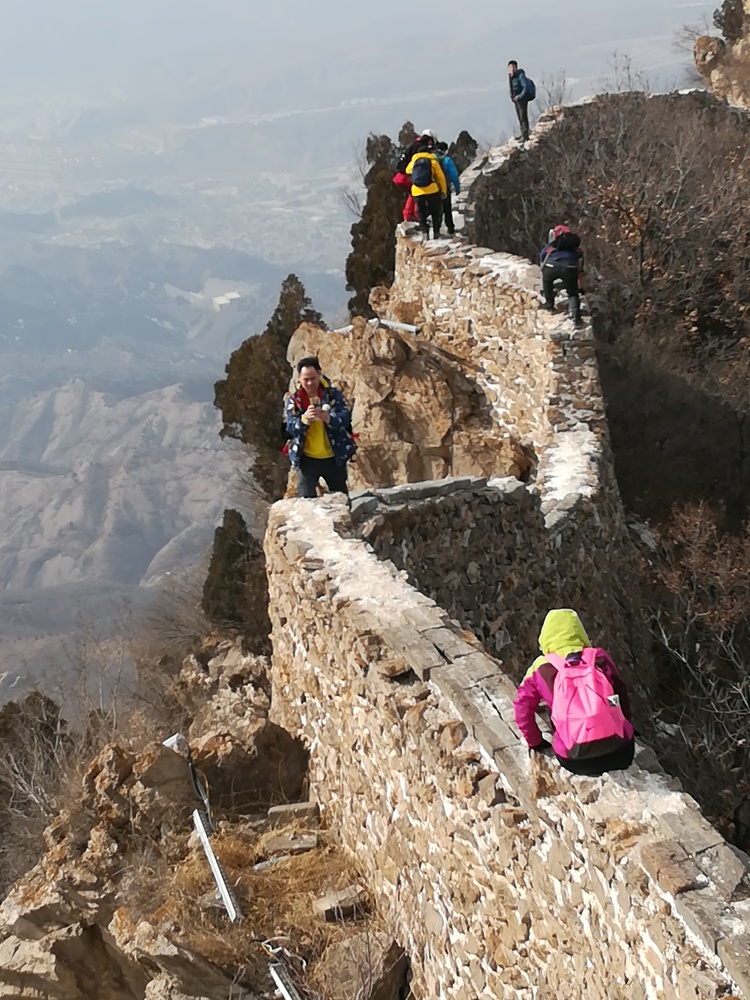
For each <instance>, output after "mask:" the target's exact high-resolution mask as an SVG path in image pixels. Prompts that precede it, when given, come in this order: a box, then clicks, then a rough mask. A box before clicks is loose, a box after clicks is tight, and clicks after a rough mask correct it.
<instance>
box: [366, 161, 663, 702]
mask: <svg viewBox="0 0 750 1000" xmlns="http://www.w3.org/2000/svg"><path fill="white" fill-rule="evenodd" d="M503 155H508V154H507V151H506V152H505V153H504V154H503ZM493 162H494V161H493ZM472 169H473V168H469V171H467V172H466V174H465V175H464V180H465V181H466V180H467V174H470V173H471V170H472ZM468 180H469V181H471V177H468ZM465 197H466V198H467V199H470V198H471V194H470V193H468V194H466V196H465ZM464 210H466V203H464ZM540 284H541V276H540V272H539V268H538V267H536V266H534V265H532V264H529V263H528V262H527V261H523V260H521V259H519V258H517V257H512V256H510V255H509V254H502V253H493V252H492V251H490V250H486V249H482V248H479V247H475V246H472V245H470V244H467V243H466V242H465V241H464V240H462V239H460V238H455V239H450V240H431V241H427V242H422V241H421V240H419V239H418V238H417V237H416V234H415V233H414V231H413V230H412V229H411V228H410V227H409V226H401V227H399V233H398V245H397V253H396V280H395V282H394V285H393V286H392V288H391V289H389V290H385V289H377V290H375V292H373V296H372V300H373V305H374V307H375V308H376V310H377V312H378V313H379V315H381V316H382V317H383V318H384V319H386V321H394V320H395V321H396V322H399V321H407V320H408V321H409V322H413V323H415V324H417V325H418V327H419V334H418V336H419V338H420V340H421V341H423V342H425V343H428V344H430V345H432V346H435V347H439V348H440V349H441V350H443V351H445V352H450V353H452V354H453V355H454V356H455V357H456V358H457V359H458V360H459V361H460V363H461V364H462V365H463V366H465V367H467V368H468V367H469V366H473V370H474V380H475V382H476V384H477V386H480V387H481V389H482V391H483V392H484V393H485V395H486V397H487V400H488V404H489V408H490V411H491V414H492V418H493V420H494V422H495V424H496V426H497V428H498V431H497V433H498V436H500V435H501V434H502V433H505V434H506V435H507V436H508V437H510V438H512V439H513V440H515V441H517V442H519V444H521V445H522V446H524V447H526V448H529V449H533V451H534V453H535V455H536V457H537V463H536V468H535V470H534V476H533V484H534V486H535V487H536V488H537V490H538V491H539V494H540V496H541V501H542V502H541V506H539V505H538V504H537V507H536V510H535V513H534V514H533V515H531V516H533V517H535V518H537V519H538V520H537V521H536V523H535V525H534V528H533V529H532V530H531V531H530V532H528V533H527V532H525V531H524V530H523V528H520V529H519V532H518V540H517V543H516V545H515V548H513V547H508V546H507V545H506V539H503V542H502V546H503V547H504V548H503V549H502V550H503V551H506V550H507V551H511V549H512V550H513V557H512V560H513V572H512V574H511V576H509V577H508V578H507V579H506V580H505V582H504V583H503V584H502V585H503V586H508V585H509V582H510V580H511V579H512V580H513V586H514V587H518V588H521V589H525V590H528V591H531V590H533V589H534V587H536V586H537V585H538V581H539V579H540V577H541V576H544V579H545V581H546V586H545V588H544V589H543V590H542V591H540V593H542V594H543V595H544V598H545V599H549V602H550V603H552V604H555V603H561V604H563V605H564V606H569V605H571V604H573V605H574V606H577V607H579V609H580V610H581V612H582V613H583V615H584V617H585V618H586V619H587V621H588V622H589V623H590V627H591V630H592V632H594V631H595V630H598V629H601V630H602V633H603V634H604V635H605V636H606V637H607V641H608V642H609V644H610V646H611V648H612V650H613V652H615V653H616V654H617V655H618V657H619V659H620V662H621V663H622V664H623V666H624V669H625V672H626V673H630V674H631V676H633V674H634V673H635V672H636V670H635V669H634V670H633V671H632V672H631V670H630V668H631V666H632V667H634V668H635V667H637V673H638V674H639V675H640V676H641V678H642V679H643V681H644V682H645V683H647V682H648V678H649V674H650V670H649V663H648V639H647V636H646V634H645V630H644V628H643V625H642V623H640V621H639V620H638V616H637V614H634V613H633V611H632V610H631V609H632V608H633V607H634V606H635V607H637V606H639V599H638V595H639V581H638V578H637V571H636V568H635V567H636V559H635V552H634V548H633V546H632V542H631V540H630V538H629V535H628V532H627V528H626V525H625V516H624V511H623V507H622V502H621V499H620V493H619V490H618V487H617V481H616V478H615V473H614V463H613V459H612V452H611V448H610V444H609V433H608V428H607V423H606V417H605V413H604V400H603V397H602V392H601V386H600V383H599V373H598V366H597V360H596V352H595V346H594V337H593V331H592V329H591V325H590V324H589V323H585V324H584V327H583V328H582V329H580V330H577V329H575V328H574V326H573V324H572V323H571V322H569V321H568V320H567V319H566V318H565V317H564V316H563V315H561V314H553V315H550V314H549V313H547V312H545V311H543V310H541V309H540V305H541V296H540V294H539V291H538V289H539V287H540ZM499 474H500V475H503V474H504V473H503V472H502V471H501V472H500V473H499ZM398 495H399V496H402V495H403V494H398ZM519 495H520V494H519ZM484 501H486V498H484ZM484 501H483V502H484ZM461 502H462V501H461V500H458V501H457V504H458V506H460V504H461ZM490 502H493V501H490ZM529 502H530V501H526V503H527V504H528V503H529ZM436 505H439V506H441V507H442V512H443V515H447V516H445V517H444V518H443V524H444V526H445V527H446V529H447V531H448V536H449V537H451V540H450V542H446V543H445V544H444V545H442V549H441V551H442V552H443V553H448V552H450V551H454V552H456V553H457V564H456V566H455V567H454V568H453V573H450V572H449V571H447V570H446V572H447V574H448V575H447V577H446V578H447V579H452V578H453V575H455V576H457V577H462V575H464V578H465V574H470V575H471V574H473V573H476V570H475V568H470V567H469V563H471V562H474V563H475V564H477V565H482V566H483V565H484V563H483V562H482V559H481V557H480V561H479V563H477V560H476V559H475V558H474V557H473V556H472V555H471V554H467V553H468V551H469V550H467V548H466V547H465V546H463V545H462V544H461V536H460V534H459V535H457V536H456V535H455V534H454V535H452V534H451V533H452V529H453V525H454V524H458V523H461V522H462V521H465V520H468V521H472V518H473V515H474V514H475V513H476V511H474V510H467V511H464V512H460V511H458V510H456V511H455V515H454V514H448V513H447V512H448V510H449V508H450V506H451V505H450V503H449V502H448V501H446V500H445V498H442V499H440V500H432V501H430V504H429V506H431V507H435V506H436ZM480 506H481V504H480ZM540 512H541V516H540ZM438 519H439V518H438ZM451 519H453V520H451ZM479 520H480V522H481V523H480V524H479V525H478V526H475V525H474V524H471V525H470V526H469V530H470V532H471V533H472V534H471V545H472V546H474V547H475V548H477V549H481V550H483V555H484V562H490V563H491V562H492V559H493V558H494V555H495V552H494V545H495V539H496V537H497V531H498V529H497V526H495V525H493V524H492V523H490V521H488V520H487V518H486V517H485V516H484V515H482V516H480V518H479ZM420 522H421V523H422V526H420ZM407 524H408V537H407V536H406V534H405V532H406V526H407ZM424 525H429V526H430V527H424ZM433 528H434V518H432V517H431V516H429V517H427V518H426V519H425V514H424V512H419V513H417V512H415V511H411V512H407V513H406V514H404V513H402V512H395V511H394V512H392V513H390V514H389V515H387V516H384V520H383V522H382V526H380V527H377V526H376V527H375V529H374V533H373V532H370V533H368V538H369V539H370V540H371V541H372V542H373V544H376V548H377V549H378V551H379V552H382V553H383V555H385V556H387V557H388V558H390V559H392V560H393V561H394V563H395V564H396V565H398V566H403V567H404V568H406V567H407V566H408V567H409V572H410V573H411V578H412V580H413V581H414V582H415V583H416V584H417V585H418V586H419V587H420V588H422V589H423V590H424V592H425V593H429V594H430V595H431V596H434V597H435V599H436V600H437V601H438V603H440V604H441V605H442V606H443V607H446V608H449V607H454V608H455V607H456V606H455V603H452V600H453V601H455V598H453V599H452V598H451V595H450V593H449V592H450V587H449V586H447V585H440V584H438V583H437V582H436V580H435V578H434V577H433V576H432V568H433V567H435V566H437V565H438V564H439V562H440V556H439V554H438V553H436V552H435V551H434V550H433V551H429V550H430V545H431V542H430V539H431V532H432V530H433ZM545 529H546V530H545ZM501 533H502V532H501ZM384 535H390V536H391V537H390V539H385V538H384V537H383V536H384ZM435 537H442V535H441V534H440V531H438V534H437V535H436V536H435ZM457 540H458V542H459V546H458V548H457V549H456V548H455V542H456V541H457ZM535 545H538V546H539V549H538V550H535V548H534V546H535ZM415 547H416V549H418V550H419V551H420V552H421V553H422V554H423V555H421V556H419V557H416V556H415V554H414V552H415ZM407 550H408V551H407ZM563 553H564V555H563ZM458 556H460V558H458ZM415 558H417V559H418V561H419V560H421V571H417V570H416V569H415V566H414V559H415ZM562 563H564V565H558V564H562ZM551 567H552V569H551V570H550V568H551ZM480 575H481V576H482V577H486V579H487V580H488V581H489V580H491V581H493V582H492V583H489V582H487V583H483V582H480V581H477V583H476V584H475V585H474V589H475V590H476V592H477V593H479V591H480V590H482V593H483V596H482V600H483V601H485V602H486V603H487V607H486V608H481V609H480V608H479V607H474V608H473V609H472V610H470V608H471V601H472V598H473V596H474V595H473V594H472V593H471V592H469V593H467V598H468V599H467V600H466V602H465V603H464V605H463V609H464V613H457V614H456V615H455V617H456V618H458V619H459V620H461V621H462V623H463V624H464V625H466V626H467V627H472V628H476V629H477V630H478V631H477V634H479V635H481V636H482V638H483V639H484V640H485V641H486V642H488V648H490V649H491V650H492V651H493V652H495V653H498V652H499V649H500V646H501V645H502V643H503V641H504V638H503V635H502V629H501V628H500V626H499V625H498V624H497V622H498V614H497V613H496V612H493V611H492V610H490V607H491V604H492V597H493V591H492V588H493V586H494V587H495V589H497V586H498V585H499V581H497V579H496V576H497V574H496V573H493V572H491V571H490V572H488V570H487V568H486V567H485V568H483V570H482V574H480ZM550 581H554V582H550ZM593 581H596V584H594V583H593ZM483 588H484V589H483ZM548 606H549V605H548ZM527 638H528V636H527V635H526V633H524V639H527Z"/></svg>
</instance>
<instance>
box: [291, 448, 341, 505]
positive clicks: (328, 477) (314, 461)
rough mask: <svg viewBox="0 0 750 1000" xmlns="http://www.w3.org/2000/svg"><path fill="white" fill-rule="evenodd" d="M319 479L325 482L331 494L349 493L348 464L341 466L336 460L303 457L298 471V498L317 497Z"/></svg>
mask: <svg viewBox="0 0 750 1000" xmlns="http://www.w3.org/2000/svg"><path fill="white" fill-rule="evenodd" d="M319 479H322V480H324V482H325V484H326V486H327V487H328V489H329V491H330V492H331V493H348V490H347V486H346V464H344V465H339V464H338V462H337V461H336V459H335V458H310V457H309V456H308V455H302V456H301V457H300V463H299V468H298V469H297V496H298V497H316V496H317V495H318V480H319Z"/></svg>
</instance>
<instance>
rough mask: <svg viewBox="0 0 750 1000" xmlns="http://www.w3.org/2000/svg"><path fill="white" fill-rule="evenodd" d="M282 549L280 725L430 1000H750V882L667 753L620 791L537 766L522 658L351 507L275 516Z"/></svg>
mask: <svg viewBox="0 0 750 1000" xmlns="http://www.w3.org/2000/svg"><path fill="white" fill-rule="evenodd" d="M509 537H510V536H509ZM266 553H267V558H268V568H269V583H270V593H271V609H272V620H273V644H274V668H273V705H272V713H273V716H274V718H275V719H276V721H278V722H280V723H282V724H283V725H284V726H285V727H287V728H288V729H289V730H290V731H292V732H293V733H299V734H300V735H301V736H303V738H304V739H305V740H306V742H307V743H308V744H309V746H310V748H311V781H312V787H313V789H314V792H315V794H316V795H317V797H318V799H319V800H320V804H321V808H322V811H323V815H324V817H325V819H326V821H327V823H329V824H330V825H331V827H332V828H334V829H335V830H336V831H337V833H338V834H339V835H340V836H341V838H342V840H343V842H344V843H345V844H346V845H347V847H348V848H349V850H350V851H351V852H352V853H353V854H354V855H355V856H356V859H357V862H358V864H359V865H360V866H361V868H362V869H363V870H364V871H365V873H366V875H367V877H368V880H369V883H370V886H371V888H372V890H373V891H374V892H375V893H377V895H378V898H379V900H380V902H381V904H383V905H385V906H386V907H387V908H388V909H389V910H390V912H391V915H392V918H393V921H394V925H395V928H396V930H397V933H398V936H399V938H400V939H401V941H402V943H403V944H404V945H405V946H406V947H407V949H408V951H409V954H410V956H411V958H412V962H413V968H414V974H415V980H414V984H413V988H414V991H415V995H416V996H417V997H419V998H421V1000H433V998H436V997H445V998H450V1000H474V998H477V997H486V998H490V997H503V998H508V1000H511V998H513V1000H516V998H521V1000H532V998H537V997H553V996H559V997H565V998H566V1000H567V998H570V1000H576V998H581V1000H583V998H584V997H585V998H586V1000H604V998H607V1000H641V998H650V1000H686V998H696V1000H698V998H700V1000H708V998H718V997H727V996H735V997H739V996H742V995H743V994H742V992H740V991H741V990H744V991H745V992H747V991H748V990H749V989H750V959H748V955H749V954H750V923H749V922H748V907H749V905H750V904H749V903H748V896H750V873H749V872H748V869H747V867H746V865H745V863H744V861H743V859H742V857H741V856H739V855H738V854H736V853H734V852H733V851H732V850H731V849H730V848H729V847H728V846H727V845H726V844H725V843H724V842H723V840H722V838H721V837H720V836H719V835H718V834H717V833H716V832H715V831H714V830H713V829H712V828H711V827H710V826H709V825H708V824H707V823H706V822H705V820H703V818H702V817H701V815H700V813H699V812H698V810H697V807H696V805H695V803H694V802H693V801H692V800H691V799H690V798H689V797H688V796H686V795H683V794H681V793H680V792H678V791H676V790H675V789H674V787H673V784H672V781H671V779H668V778H667V777H666V776H665V775H663V774H662V773H660V772H659V769H658V765H657V764H656V762H655V760H654V759H653V755H652V754H651V753H650V751H648V750H647V749H646V748H641V749H640V751H639V754H638V764H639V765H640V766H637V767H633V768H631V769H630V770H629V771H628V772H624V773H620V774H613V775H610V776H605V777H604V778H601V779H581V778H573V777H568V776H566V775H565V774H564V773H563V772H561V771H560V769H559V767H558V766H557V764H556V762H552V761H548V760H546V759H539V758H536V757H535V758H533V759H530V757H529V753H528V751H526V750H525V749H524V748H523V747H522V744H521V741H520V739H519V736H518V734H517V732H516V730H515V726H514V723H513V716H512V705H511V702H512V698H513V693H514V686H513V685H512V683H511V681H510V680H509V679H508V678H507V677H506V676H505V675H504V673H503V671H502V669H501V664H500V663H499V662H498V661H497V660H495V659H492V658H491V657H489V656H488V655H487V654H486V653H485V652H483V651H482V649H481V646H480V644H479V643H478V642H477V641H476V639H474V638H473V637H472V636H471V635H470V634H468V633H462V632H461V631H460V630H459V629H458V628H457V627H456V625H455V624H452V623H451V620H450V618H449V616H448V615H447V614H446V613H445V612H443V611H442V610H441V609H440V608H439V607H438V606H437V605H435V604H434V603H433V602H432V601H430V600H429V598H427V597H425V596H424V595H422V594H420V593H419V592H418V591H417V590H416V589H414V588H413V587H411V586H410V585H409V584H408V583H407V581H406V580H405V579H404V574H403V572H402V571H399V570H397V569H396V568H395V567H394V566H393V564H392V563H390V562H381V561H379V560H378V559H377V557H376V556H375V554H374V552H373V551H372V549H371V548H370V547H369V545H368V544H367V543H366V542H365V541H364V540H362V539H360V538H358V537H357V534H356V527H355V525H354V524H353V523H352V520H351V517H350V515H349V513H348V511H347V509H346V507H345V505H344V504H343V503H342V502H341V501H338V500H336V499H335V498H332V499H328V500H319V501H305V500H288V501H282V502H281V503H279V504H276V505H275V506H274V508H273V509H272V512H271V518H270V522H269V527H268V533H267V536H266ZM507 601H508V612H509V613H511V612H512V611H516V612H517V613H518V614H519V615H521V616H523V615H525V614H526V615H529V617H531V614H530V612H529V611H528V610H523V609H520V608H515V607H514V606H513V604H512V601H513V597H512V595H510V596H509V597H508V598H507ZM514 641H515V639H514ZM531 652H532V650H528V653H529V654H531Z"/></svg>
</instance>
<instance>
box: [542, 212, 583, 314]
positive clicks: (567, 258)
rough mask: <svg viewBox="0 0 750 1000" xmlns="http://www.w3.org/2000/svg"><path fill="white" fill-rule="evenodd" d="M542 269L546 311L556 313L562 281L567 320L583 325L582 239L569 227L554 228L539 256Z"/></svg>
mask: <svg viewBox="0 0 750 1000" xmlns="http://www.w3.org/2000/svg"><path fill="white" fill-rule="evenodd" d="M539 266H540V267H541V269H542V291H543V292H544V308H545V309H546V310H547V311H548V312H554V311H555V282H556V281H561V282H562V284H563V287H564V288H565V291H566V292H567V293H568V317H569V318H570V319H572V320H573V322H574V323H575V325H576V326H582V325H583V319H582V317H581V295H582V294H583V249H582V247H581V237H580V236H579V235H578V234H577V233H574V232H572V231H571V229H570V227H569V226H565V225H562V224H561V225H558V226H554V227H553V228H552V229H550V231H549V235H548V237H547V243H546V244H545V245H544V246H543V247H542V249H541V252H540V254H539Z"/></svg>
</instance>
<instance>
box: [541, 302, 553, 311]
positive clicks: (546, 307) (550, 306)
mask: <svg viewBox="0 0 750 1000" xmlns="http://www.w3.org/2000/svg"><path fill="white" fill-rule="evenodd" d="M542 309H544V310H546V312H548V313H553V312H554V311H555V306H554V304H553V303H551V302H545V303H544V305H543V306H542Z"/></svg>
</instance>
